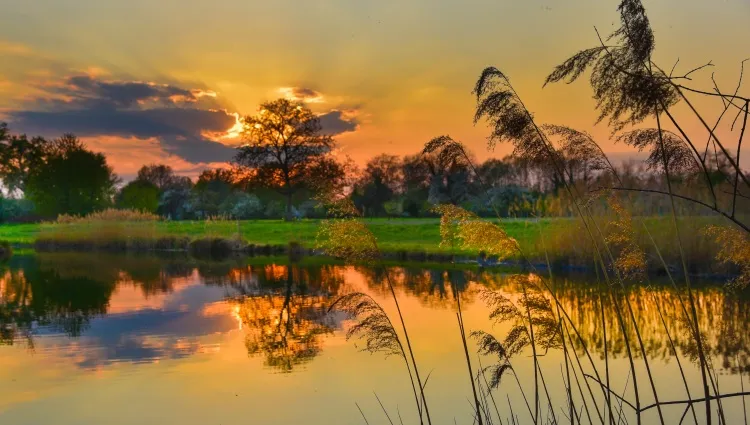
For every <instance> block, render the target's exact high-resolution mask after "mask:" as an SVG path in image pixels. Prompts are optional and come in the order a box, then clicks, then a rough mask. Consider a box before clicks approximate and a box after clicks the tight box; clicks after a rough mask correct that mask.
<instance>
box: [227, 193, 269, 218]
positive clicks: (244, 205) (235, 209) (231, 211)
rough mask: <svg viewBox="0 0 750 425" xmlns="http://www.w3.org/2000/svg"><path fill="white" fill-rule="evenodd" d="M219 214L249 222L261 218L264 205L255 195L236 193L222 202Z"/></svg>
mask: <svg viewBox="0 0 750 425" xmlns="http://www.w3.org/2000/svg"><path fill="white" fill-rule="evenodd" d="M219 212H220V213H221V214H223V215H226V216H228V217H231V218H234V219H238V220H247V219H249V218H258V217H261V216H262V215H263V204H262V203H261V202H260V199H258V197H257V196H255V195H251V194H248V193H245V192H239V191H235V192H233V193H231V194H230V195H229V196H228V197H227V198H226V199H225V200H224V202H222V204H221V205H220V206H219Z"/></svg>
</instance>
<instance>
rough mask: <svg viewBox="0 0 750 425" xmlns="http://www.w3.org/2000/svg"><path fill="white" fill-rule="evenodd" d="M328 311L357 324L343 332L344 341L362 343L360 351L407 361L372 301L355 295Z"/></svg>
mask: <svg viewBox="0 0 750 425" xmlns="http://www.w3.org/2000/svg"><path fill="white" fill-rule="evenodd" d="M329 311H340V312H343V313H346V314H347V315H349V316H350V317H352V318H354V319H356V320H357V323H356V324H355V325H353V326H352V327H350V328H349V329H348V330H347V332H346V338H347V339H351V338H358V339H362V340H364V341H365V346H364V348H363V349H362V350H363V351H369V352H370V353H383V354H385V355H386V357H387V356H392V355H393V356H398V357H401V358H403V359H406V355H405V353H404V349H403V346H402V345H401V340H400V339H399V337H398V334H397V333H396V330H395V329H394V328H393V324H392V323H391V321H390V319H389V318H388V315H387V314H386V313H385V310H383V308H382V307H381V306H380V304H378V303H377V301H375V300H374V299H372V297H370V296H369V295H367V294H363V293H361V292H354V293H351V294H347V295H344V296H342V297H340V298H339V299H337V300H336V301H334V302H333V304H331V306H330V307H329Z"/></svg>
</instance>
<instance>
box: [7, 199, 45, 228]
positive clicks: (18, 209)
mask: <svg viewBox="0 0 750 425" xmlns="http://www.w3.org/2000/svg"><path fill="white" fill-rule="evenodd" d="M35 219H36V215H35V214H34V203H32V202H31V201H29V200H27V199H12V198H0V223H19V222H30V221H35Z"/></svg>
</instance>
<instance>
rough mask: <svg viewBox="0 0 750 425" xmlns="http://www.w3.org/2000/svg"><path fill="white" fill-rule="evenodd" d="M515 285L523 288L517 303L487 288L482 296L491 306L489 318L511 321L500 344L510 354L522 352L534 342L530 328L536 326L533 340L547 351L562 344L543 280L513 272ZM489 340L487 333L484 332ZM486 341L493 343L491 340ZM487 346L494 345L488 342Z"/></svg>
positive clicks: (500, 321) (505, 352) (481, 293)
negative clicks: (542, 283)
mask: <svg viewBox="0 0 750 425" xmlns="http://www.w3.org/2000/svg"><path fill="white" fill-rule="evenodd" d="M509 280H510V282H511V283H512V284H517V285H522V287H523V288H524V289H523V291H522V293H523V294H524V295H522V296H520V297H519V298H518V299H517V300H516V302H515V303H514V302H513V301H512V300H511V299H510V298H508V297H507V296H505V295H504V294H502V293H499V292H496V291H491V290H484V291H481V292H480V297H481V298H482V299H483V300H484V302H485V303H486V304H487V306H488V307H489V308H490V309H491V312H490V319H491V320H493V321H494V322H496V323H506V322H507V323H511V324H512V327H511V329H510V331H509V332H508V333H507V334H506V336H505V338H504V339H503V342H502V344H501V347H502V348H503V349H504V354H505V355H507V357H511V356H513V355H515V354H517V353H520V352H521V351H523V349H524V348H526V347H527V346H528V345H529V344H530V343H531V333H530V331H529V329H530V327H533V329H534V343H535V344H536V346H537V347H541V348H543V349H545V350H548V349H550V348H558V347H560V346H561V341H560V335H559V325H558V322H557V319H556V318H555V315H554V313H553V311H552V304H551V302H550V301H549V299H548V298H547V297H546V296H545V295H544V293H543V292H542V290H541V288H540V287H539V283H540V282H541V279H540V278H539V277H538V276H537V275H534V274H528V275H525V274H524V275H513V276H510V277H509ZM483 338H485V339H486V336H484V335H483ZM485 342H490V341H489V340H488V339H486V340H485ZM487 348H493V346H492V345H487Z"/></svg>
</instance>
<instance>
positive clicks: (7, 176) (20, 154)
mask: <svg viewBox="0 0 750 425" xmlns="http://www.w3.org/2000/svg"><path fill="white" fill-rule="evenodd" d="M47 143H48V142H47V141H46V140H45V139H43V138H41V137H34V138H31V139H29V138H28V137H26V135H25V134H22V135H13V134H10V131H9V130H8V126H7V124H5V123H0V179H2V180H3V184H4V185H5V187H7V188H8V190H9V191H10V192H14V191H17V190H20V191H24V190H25V188H26V183H27V181H28V179H29V174H30V173H31V171H32V170H34V169H36V168H37V167H39V166H40V165H41V164H42V163H43V162H44V158H45V155H46V151H45V145H47Z"/></svg>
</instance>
